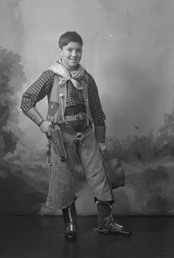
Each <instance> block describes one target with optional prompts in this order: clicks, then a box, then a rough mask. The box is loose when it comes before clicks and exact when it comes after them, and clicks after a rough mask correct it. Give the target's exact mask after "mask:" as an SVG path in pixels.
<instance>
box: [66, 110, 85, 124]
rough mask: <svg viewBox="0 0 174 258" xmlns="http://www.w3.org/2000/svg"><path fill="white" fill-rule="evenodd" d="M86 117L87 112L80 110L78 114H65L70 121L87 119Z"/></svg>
mask: <svg viewBox="0 0 174 258" xmlns="http://www.w3.org/2000/svg"><path fill="white" fill-rule="evenodd" d="M86 118H87V115H86V113H84V112H80V113H78V114H76V115H68V116H65V121H67V122H69V121H77V120H85V119H86Z"/></svg>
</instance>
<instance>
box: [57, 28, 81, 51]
mask: <svg viewBox="0 0 174 258" xmlns="http://www.w3.org/2000/svg"><path fill="white" fill-rule="evenodd" d="M70 42H76V43H79V44H81V46H83V40H82V38H81V36H80V35H79V34H78V33H77V32H75V31H67V32H65V33H64V34H62V35H61V36H60V38H59V42H58V44H59V47H60V48H61V49H62V48H63V47H64V46H66V45H68V44H69V43H70Z"/></svg>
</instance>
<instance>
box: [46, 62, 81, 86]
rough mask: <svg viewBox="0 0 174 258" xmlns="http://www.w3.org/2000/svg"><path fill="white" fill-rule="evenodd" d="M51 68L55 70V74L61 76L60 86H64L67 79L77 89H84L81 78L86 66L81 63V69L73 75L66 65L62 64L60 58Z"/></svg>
mask: <svg viewBox="0 0 174 258" xmlns="http://www.w3.org/2000/svg"><path fill="white" fill-rule="evenodd" d="M49 70H51V71H53V72H54V73H55V74H57V75H59V76H60V80H59V86H60V87H64V86H65V84H66V82H67V81H71V82H72V84H73V86H74V87H75V88H76V89H78V90H81V89H83V86H82V85H81V84H80V83H79V80H80V79H81V78H82V77H83V75H84V68H83V67H82V66H81V65H79V69H78V70H77V72H76V73H75V74H73V75H71V74H70V73H69V72H68V71H67V69H66V68H65V66H64V65H63V64H62V62H61V60H59V61H57V62H56V63H55V64H53V65H51V66H50V68H49Z"/></svg>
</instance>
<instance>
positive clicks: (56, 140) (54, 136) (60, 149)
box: [47, 124, 66, 161]
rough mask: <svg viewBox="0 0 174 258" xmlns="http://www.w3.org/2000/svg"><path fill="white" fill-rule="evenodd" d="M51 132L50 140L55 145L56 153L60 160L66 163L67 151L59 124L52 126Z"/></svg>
mask: <svg viewBox="0 0 174 258" xmlns="http://www.w3.org/2000/svg"><path fill="white" fill-rule="evenodd" d="M49 132H50V135H49V136H48V135H47V137H48V140H49V141H50V142H51V144H52V145H53V148H54V151H55V152H56V154H57V155H58V157H59V158H60V160H62V161H64V160H65V159H66V151H65V146H64V142H63V139H62V133H61V130H60V127H59V126H58V125H57V124H54V125H51V126H50V131H49Z"/></svg>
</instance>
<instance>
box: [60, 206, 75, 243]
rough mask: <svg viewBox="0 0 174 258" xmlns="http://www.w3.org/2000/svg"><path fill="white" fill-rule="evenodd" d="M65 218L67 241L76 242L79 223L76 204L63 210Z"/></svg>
mask: <svg viewBox="0 0 174 258" xmlns="http://www.w3.org/2000/svg"><path fill="white" fill-rule="evenodd" d="M62 213H63V218H64V222H65V239H66V240H67V241H74V240H76V238H77V221H76V207H75V202H73V203H72V204H71V205H70V206H68V207H67V208H65V209H62Z"/></svg>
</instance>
